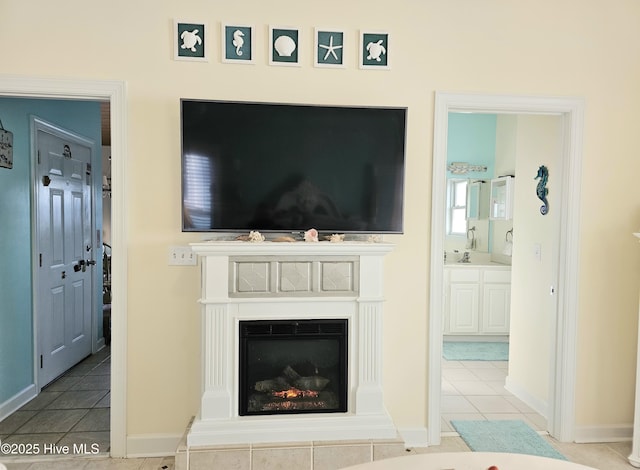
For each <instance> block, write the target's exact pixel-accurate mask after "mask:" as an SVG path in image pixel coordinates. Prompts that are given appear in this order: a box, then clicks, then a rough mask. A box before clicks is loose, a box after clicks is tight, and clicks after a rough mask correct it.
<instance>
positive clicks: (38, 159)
mask: <svg viewBox="0 0 640 470" xmlns="http://www.w3.org/2000/svg"><path fill="white" fill-rule="evenodd" d="M38 165H40V150H38Z"/></svg>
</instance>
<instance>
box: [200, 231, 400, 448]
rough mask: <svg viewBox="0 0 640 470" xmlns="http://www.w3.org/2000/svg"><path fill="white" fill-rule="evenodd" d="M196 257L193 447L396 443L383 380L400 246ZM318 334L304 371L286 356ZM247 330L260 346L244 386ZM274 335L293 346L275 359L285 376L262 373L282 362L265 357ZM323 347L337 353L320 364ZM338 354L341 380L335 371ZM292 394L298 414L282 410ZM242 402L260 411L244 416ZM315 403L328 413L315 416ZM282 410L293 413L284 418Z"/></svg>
mask: <svg viewBox="0 0 640 470" xmlns="http://www.w3.org/2000/svg"><path fill="white" fill-rule="evenodd" d="M191 246H192V249H193V250H194V252H196V253H197V254H198V255H199V256H200V258H201V260H202V296H201V299H200V302H201V303H202V390H201V392H202V395H201V408H200V412H199V414H198V415H197V416H196V418H195V420H194V421H193V423H192V424H191V427H190V429H189V431H188V433H187V446H188V447H189V448H197V447H206V446H225V445H236V444H265V443H278V442H280V443H282V442H289V443H290V442H301V441H329V440H330V441H337V440H344V441H353V440H362V439H389V438H395V437H396V429H395V426H394V425H393V422H392V421H391V418H390V417H389V415H388V413H387V411H386V410H385V407H384V399H383V391H382V378H381V370H382V341H381V340H382V305H383V258H384V256H385V255H386V254H387V253H389V252H390V251H391V250H392V248H393V245H391V244H388V243H366V242H343V243H330V242H320V243H305V242H297V243H276V242H258V243H251V242H235V241H232V242H231V241H225V242H203V243H194V244H192V245H191ZM317 325H321V326H320V327H319V326H317ZM340 325H343V326H340ZM314 328H315V329H318V328H319V330H318V331H319V336H318V337H317V341H316V342H317V346H316V345H315V344H314V346H312V347H311V349H310V347H306V346H305V347H304V349H305V351H307V353H306V356H304V357H302V358H301V359H299V360H296V359H294V358H290V357H288V356H287V355H289V356H290V355H291V351H289V349H291V347H290V346H291V345H296V344H297V343H296V342H297V341H303V340H305V341H306V340H308V339H309V336H308V334H309V332H310V331H311V330H312V329H314ZM336 328H343V329H344V336H345V338H344V339H341V340H339V341H338V340H334V339H333V338H334V336H332V335H334V330H336ZM241 330H242V331H245V330H246V331H249V332H250V335H255V337H256V338H259V340H256V341H255V344H256V345H257V346H255V348H257V349H256V351H258V352H257V353H255V354H256V358H253V359H252V360H251V364H252V365H251V367H252V369H251V373H249V374H246V375H244V376H243V378H242V379H241V378H240V373H239V370H240V360H241V356H242V355H243V354H244V355H246V354H247V349H246V344H245V343H246V339H242V338H243V335H242V334H241ZM272 331H274V332H275V333H274V335H275V336H274V338H275V340H276V341H285V342H282V343H281V344H280V345H279V346H278V347H277V348H275V350H276V351H281V352H282V353H281V354H279V355H278V356H277V357H276V359H273V361H272V362H274V363H275V364H276V365H275V366H274V365H270V366H269V367H270V368H271V369H272V370H265V371H264V372H263V371H262V370H260V361H262V360H263V357H262V356H264V357H267V356H268V357H272V356H273V354H271V353H267V352H263V351H262V349H260V348H262V347H263V342H264V341H263V340H266V339H269V338H271V337H272V334H271V333H270V332H272ZM314 331H315V330H314ZM290 332H295V333H292V334H291V335H290V334H289V333H290ZM298 332H301V333H298ZM295 335H298V336H295ZM300 335H301V336H300ZM245 336H246V335H245ZM251 338H253V337H251ZM323 341H324V342H326V343H327V344H328V345H331V344H333V343H332V341H337V342H336V343H335V344H339V345H340V346H336V347H335V348H334V349H335V353H334V352H331V350H330V349H329V351H330V352H329V353H328V354H323V353H318V354H315V355H314V354H313V348H315V347H317V348H323V347H326V345H325V343H323ZM242 348H245V349H244V350H243V349H242ZM340 348H342V349H340ZM241 351H243V352H241ZM251 351H253V349H252V350H251ZM309 351H311V352H309ZM340 351H343V354H344V357H343V362H344V366H345V367H346V371H343V372H344V373H343V376H342V377H343V378H339V374H337V372H336V371H340V370H341V369H340V367H339V366H335V365H334V361H332V360H330V359H331V358H330V356H331V355H332V354H336V356H337V355H338V353H339V352H340ZM278 361H280V362H278ZM325 363H326V364H325ZM330 365H331V367H333V369H331V368H330V367H329V366H330ZM265 369H267V368H266V367H265ZM280 369H282V370H280ZM343 369H344V368H343ZM247 377H249V378H247ZM345 380H346V384H345V383H344V382H345ZM336 381H342V382H343V383H342V385H341V386H342V390H343V392H337V394H338V395H340V393H344V394H345V395H346V399H345V398H342V403H341V402H340V400H339V399H336V398H334V395H336V392H335V391H336V390H340V388H336V387H334V385H336V384H334V383H333V382H336ZM241 382H242V384H241ZM283 383H286V384H287V386H290V387H291V388H292V389H294V390H295V392H293V393H294V398H293V399H292V400H291V403H286V404H284V402H283V401H282V397H284V396H285V395H284V393H285V392H284V387H283V386H282V384H283ZM328 384H331V386H330V385H328ZM345 389H346V391H345ZM254 392H255V393H254ZM247 393H249V398H247ZM267 394H273V395H274V396H275V398H273V399H271V398H265V397H266V396H267ZM269 396H270V395H269ZM327 397H329V398H327ZM242 400H251V403H252V404H255V403H258V404H259V407H257V408H255V409H254V408H251V407H249V408H247V404H246V403H244V404H242V403H241V401H242ZM323 400H327V401H323ZM334 400H337V401H334ZM344 401H346V403H343V402H344ZM317 403H321V406H319V411H318V412H314V411H313V409H311V411H309V410H310V407H311V406H315V405H316V404H317ZM327 403H328V404H327ZM251 406H258V405H251ZM262 407H264V409H263V408H262ZM296 408H300V409H303V410H304V412H300V413H298V412H296ZM247 409H249V410H252V412H249V413H248V412H247ZM271 409H274V410H277V411H278V412H275V413H271V412H269V410H271ZM283 409H284V410H292V411H291V412H279V411H281V410H283ZM345 409H346V411H345ZM256 410H257V411H256ZM264 410H267V411H266V412H265V411H264Z"/></svg>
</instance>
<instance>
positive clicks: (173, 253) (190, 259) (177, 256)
mask: <svg viewBox="0 0 640 470" xmlns="http://www.w3.org/2000/svg"><path fill="white" fill-rule="evenodd" d="M196 264H198V255H196V254H195V253H194V252H193V250H191V247H189V246H170V247H169V265H170V266H195V265H196Z"/></svg>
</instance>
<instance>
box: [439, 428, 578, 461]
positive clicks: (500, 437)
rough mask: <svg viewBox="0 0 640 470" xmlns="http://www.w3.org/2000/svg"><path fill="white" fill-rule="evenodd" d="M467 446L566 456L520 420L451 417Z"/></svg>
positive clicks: (482, 449) (560, 458)
mask: <svg viewBox="0 0 640 470" xmlns="http://www.w3.org/2000/svg"><path fill="white" fill-rule="evenodd" d="M451 425H452V426H453V427H454V428H455V430H456V431H457V432H458V434H460V437H461V438H462V440H463V441H464V442H466V443H467V445H468V446H469V448H470V449H471V450H473V451H476V452H507V453H512V454H527V455H538V456H540V457H549V458H552V459H559V460H567V458H566V457H565V456H564V455H562V454H561V453H560V452H558V451H557V450H556V449H554V448H553V447H552V446H551V444H549V443H548V442H547V441H545V440H544V439H543V438H542V437H541V436H540V435H539V434H538V433H537V432H535V431H534V430H533V429H532V428H531V427H529V426H528V425H527V424H526V423H525V422H524V421H521V420H505V421H500V420H498V421H457V420H453V421H451Z"/></svg>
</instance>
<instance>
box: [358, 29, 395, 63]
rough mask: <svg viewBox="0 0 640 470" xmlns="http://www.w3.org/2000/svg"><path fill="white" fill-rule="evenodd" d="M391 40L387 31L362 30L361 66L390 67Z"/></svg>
mask: <svg viewBox="0 0 640 470" xmlns="http://www.w3.org/2000/svg"><path fill="white" fill-rule="evenodd" d="M389 40H390V39H389V33H387V32H381V31H377V32H376V31H367V32H361V33H360V68H361V69H381V70H385V69H389Z"/></svg>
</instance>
